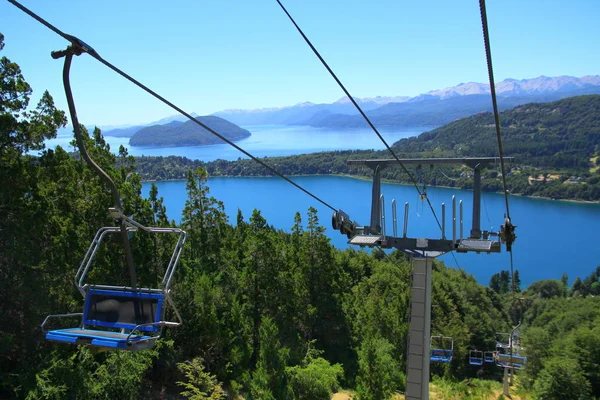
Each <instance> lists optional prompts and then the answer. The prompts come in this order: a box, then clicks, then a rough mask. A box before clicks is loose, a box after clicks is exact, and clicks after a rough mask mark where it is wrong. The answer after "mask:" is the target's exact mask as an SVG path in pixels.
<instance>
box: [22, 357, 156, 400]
mask: <svg viewBox="0 0 600 400" xmlns="http://www.w3.org/2000/svg"><path fill="white" fill-rule="evenodd" d="M156 355H157V353H156V351H153V350H145V351H140V352H136V353H130V352H112V353H107V354H106V355H102V354H100V355H98V356H94V355H93V354H92V353H91V352H90V351H89V350H87V349H86V348H85V347H79V348H78V351H76V352H75V353H73V354H72V355H71V356H69V357H67V358H65V357H64V354H56V353H55V354H54V355H53V356H52V357H50V359H49V360H48V361H47V362H45V363H44V366H43V367H42V368H43V369H41V370H40V371H39V372H38V373H37V374H36V376H35V381H36V383H35V386H33V387H32V388H31V389H30V390H29V391H28V393H27V394H26V396H25V398H26V399H28V400H30V399H31V400H33V399H59V398H69V399H78V398H85V399H137V398H139V397H140V389H141V383H142V379H143V377H144V375H145V373H146V372H147V371H148V369H149V368H150V367H151V366H152V360H153V359H154V358H155V357H156Z"/></svg>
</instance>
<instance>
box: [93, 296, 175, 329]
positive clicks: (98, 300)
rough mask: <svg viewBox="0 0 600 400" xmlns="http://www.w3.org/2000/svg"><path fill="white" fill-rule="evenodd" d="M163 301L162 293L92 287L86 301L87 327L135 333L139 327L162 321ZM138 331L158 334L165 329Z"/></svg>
mask: <svg viewBox="0 0 600 400" xmlns="http://www.w3.org/2000/svg"><path fill="white" fill-rule="evenodd" d="M163 301H164V295H163V294H162V293H156V292H143V291H138V290H135V291H134V290H129V291H127V290H106V289H93V288H90V289H88V292H87V295H86V299H85V306H84V311H83V325H84V326H89V325H92V326H101V327H105V328H116V329H128V330H132V329H134V328H135V327H136V326H137V325H141V324H149V323H154V322H159V321H160V320H161V318H162V310H163ZM138 329H139V330H140V331H145V332H158V331H159V330H160V329H161V327H160V326H159V325H158V324H157V325H151V326H142V327H140V328H138Z"/></svg>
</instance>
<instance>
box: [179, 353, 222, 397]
mask: <svg viewBox="0 0 600 400" xmlns="http://www.w3.org/2000/svg"><path fill="white" fill-rule="evenodd" d="M202 363H203V360H202V358H200V357H196V358H194V359H193V360H191V361H188V362H184V363H178V364H177V368H178V369H179V371H181V372H182V373H183V374H184V376H185V378H186V381H184V382H177V384H178V385H179V386H181V387H182V388H183V389H184V390H183V391H182V392H181V395H182V396H183V397H185V398H188V399H191V400H220V399H225V398H226V396H225V392H224V391H223V389H222V387H221V383H219V382H218V381H217V378H216V377H215V376H214V375H212V374H211V373H210V372H208V371H206V368H205V367H204V365H203V364H202Z"/></svg>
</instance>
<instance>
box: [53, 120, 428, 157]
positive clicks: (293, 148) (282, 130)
mask: <svg viewBox="0 0 600 400" xmlns="http://www.w3.org/2000/svg"><path fill="white" fill-rule="evenodd" d="M244 128H245V129H247V130H249V131H250V132H251V133H252V135H251V136H250V137H248V138H246V139H243V140H240V141H237V142H236V144H237V145H238V146H240V147H242V148H243V149H244V150H246V151H248V152H250V153H251V154H252V155H254V156H256V157H272V156H288V155H292V154H306V153H315V152H319V151H332V150H368V149H374V150H381V149H384V148H385V146H384V145H383V143H382V142H381V141H380V140H379V139H378V138H377V136H375V134H374V133H373V131H371V130H370V129H352V130H338V129H327V128H311V127H308V126H298V125H291V126H287V125H252V126H245V127H244ZM430 129H432V128H427V127H417V128H403V129H393V130H385V129H383V130H381V131H380V133H381V135H382V136H383V137H384V139H385V140H386V141H387V142H388V144H389V145H392V143H394V142H395V141H397V140H399V139H402V138H407V137H411V136H416V135H418V134H419V133H421V132H425V131H427V130H430ZM72 140H73V135H72V134H71V133H67V132H62V133H60V134H59V136H58V137H56V138H54V139H51V140H48V141H47V142H46V146H47V147H50V148H54V147H56V146H58V145H60V146H62V147H63V148H65V149H68V150H69V151H72V150H73V148H72V147H71V146H70V143H71V141H72ZM105 140H106V141H107V142H108V144H110V146H111V151H113V152H115V153H116V152H118V150H119V146H120V145H123V146H125V147H126V148H127V149H128V150H129V154H130V155H132V156H170V155H174V156H181V157H187V158H190V159H192V160H202V161H213V160H216V159H218V158H220V159H222V160H237V159H238V158H240V157H242V158H246V157H245V156H244V155H243V154H242V153H240V152H239V151H238V150H236V149H234V148H233V147H231V146H229V145H228V144H215V145H211V146H192V147H133V146H130V145H129V138H117V137H111V136H106V137H105Z"/></svg>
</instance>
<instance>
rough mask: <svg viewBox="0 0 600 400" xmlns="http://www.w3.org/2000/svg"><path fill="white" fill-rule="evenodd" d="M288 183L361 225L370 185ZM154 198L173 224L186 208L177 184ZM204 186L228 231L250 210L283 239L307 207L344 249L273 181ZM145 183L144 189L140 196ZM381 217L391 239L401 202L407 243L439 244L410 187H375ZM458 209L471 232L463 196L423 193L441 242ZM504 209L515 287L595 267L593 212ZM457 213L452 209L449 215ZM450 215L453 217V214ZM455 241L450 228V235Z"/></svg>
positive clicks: (482, 278) (488, 260)
mask: <svg viewBox="0 0 600 400" xmlns="http://www.w3.org/2000/svg"><path fill="white" fill-rule="evenodd" d="M292 179H293V180H294V181H295V182H296V183H298V184H299V185H301V186H302V187H304V188H306V189H307V190H309V191H310V192H312V193H314V194H315V195H316V196H318V197H320V198H321V199H323V200H324V201H326V202H327V203H329V204H331V205H332V206H333V207H336V208H341V209H342V210H344V211H345V212H346V213H348V214H349V215H350V217H351V218H352V219H353V220H354V221H356V222H358V223H359V224H361V225H362V224H368V221H369V219H370V207H371V204H370V202H371V182H370V181H365V180H359V179H353V178H347V177H339V176H301V177H292ZM156 185H157V186H158V190H159V196H162V197H164V199H165V205H166V207H167V212H168V215H169V216H170V218H172V219H175V220H176V221H179V218H180V215H181V210H182V209H183V207H184V204H185V200H186V192H185V182H184V181H170V182H156ZM208 185H209V187H210V192H211V195H212V196H214V197H216V198H217V199H218V200H221V201H223V202H224V203H225V211H226V213H227V215H228V216H229V218H230V222H231V223H235V220H236V219H235V216H236V214H237V210H238V209H240V210H242V213H243V215H244V218H245V219H246V220H248V219H249V218H250V216H251V215H252V211H253V210H254V209H259V210H261V213H262V215H263V216H264V217H265V218H266V219H267V222H268V223H269V224H271V225H273V226H275V227H276V228H279V229H284V230H286V231H289V230H290V228H291V227H292V226H293V224H294V214H295V212H296V211H299V212H301V214H302V216H303V222H304V225H305V224H306V211H307V209H308V207H310V206H312V207H315V208H316V209H317V210H318V211H319V213H318V215H319V219H320V222H321V225H323V226H324V227H325V228H326V229H327V230H326V231H325V234H326V235H327V236H328V237H329V238H331V243H332V244H333V245H335V246H336V247H338V248H346V247H348V246H350V245H348V244H347V238H346V236H344V235H341V234H340V233H339V232H338V231H334V230H333V229H332V228H331V222H330V221H331V214H332V212H331V210H330V209H329V208H327V207H325V206H323V205H321V204H320V203H318V202H316V201H315V200H314V199H312V198H311V197H309V196H308V195H306V194H304V193H303V192H301V191H300V190H298V189H297V188H295V187H293V186H292V185H290V184H289V183H287V182H285V181H283V180H282V179H279V178H223V177H211V178H209V181H208ZM149 189H150V183H144V190H143V194H144V196H147V195H148V191H149ZM382 193H383V194H384V196H385V202H386V206H385V208H386V211H387V221H388V223H387V224H386V225H387V233H388V234H391V233H392V227H391V201H392V199H396V201H397V203H398V205H399V206H398V219H399V221H400V222H399V223H398V229H399V232H400V231H401V229H402V222H401V221H402V218H403V213H404V211H403V210H404V206H403V205H404V203H405V202H409V204H410V210H409V223H408V236H409V237H429V238H439V237H440V231H439V228H438V227H437V224H436V223H435V220H434V218H433V216H432V213H431V211H430V210H429V209H428V208H427V206H425V207H423V206H422V203H421V202H420V200H419V199H418V194H417V192H416V190H415V188H414V187H413V186H406V185H396V184H383V185H382ZM453 195H455V196H456V198H457V200H463V203H464V213H465V215H464V232H465V235H468V232H469V230H470V226H471V210H472V192H470V191H466V190H457V189H447V188H429V189H428V197H429V199H430V200H431V203H432V204H433V206H434V207H435V209H436V213H437V215H438V217H439V218H441V204H442V203H443V202H445V203H446V205H447V206H446V207H447V210H446V213H447V217H446V226H447V232H446V235H447V237H451V235H452V231H451V225H450V224H451V221H450V219H451V208H450V204H451V198H452V196H453ZM482 199H483V200H482V207H481V210H482V211H481V228H482V229H489V230H492V231H498V230H499V226H500V224H502V222H503V219H504V198H503V196H502V195H500V194H491V193H483V194H482ZM510 208H511V215H512V219H513V223H514V224H515V225H517V230H516V234H517V240H516V243H515V244H514V246H513V258H514V264H515V268H516V269H518V270H519V274H520V278H521V281H522V287H523V288H524V287H525V286H527V285H528V284H530V283H532V282H534V281H537V280H541V279H560V278H561V276H562V274H563V273H564V272H567V273H568V275H569V282H570V283H572V282H573V280H574V279H575V277H576V276H580V277H581V278H582V279H583V278H584V277H585V276H587V275H589V274H590V273H591V272H592V271H593V269H594V268H595V267H596V266H598V265H600V245H598V239H597V228H598V227H599V226H600V205H599V204H584V203H573V202H560V201H553V200H544V199H534V198H526V197H518V196H511V197H510ZM457 209H458V207H457ZM457 213H458V210H457ZM457 234H458V228H457ZM455 257H456V260H457V261H458V264H459V266H460V268H463V269H464V270H466V271H467V272H469V273H471V274H473V275H474V276H475V277H476V279H477V280H478V281H479V282H480V283H481V284H484V285H487V284H488V283H489V279H490V277H491V276H492V275H493V274H495V273H498V272H500V271H501V270H510V260H509V255H508V253H506V252H503V253H501V254H480V255H478V254H458V253H455ZM441 259H442V260H443V261H444V262H445V263H446V265H449V266H454V267H456V266H457V265H456V262H455V260H454V258H453V257H452V255H451V254H447V255H445V256H443V257H441Z"/></svg>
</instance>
